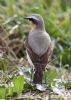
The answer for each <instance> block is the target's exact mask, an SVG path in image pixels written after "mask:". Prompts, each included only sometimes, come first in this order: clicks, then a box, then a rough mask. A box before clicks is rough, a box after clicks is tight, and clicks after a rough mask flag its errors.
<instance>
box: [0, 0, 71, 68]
mask: <svg viewBox="0 0 71 100" xmlns="http://www.w3.org/2000/svg"><path fill="white" fill-rule="evenodd" d="M33 13H38V14H41V15H42V17H43V19H44V22H45V27H46V31H47V32H48V33H49V35H50V36H51V38H52V43H53V48H54V50H53V56H52V60H51V62H50V63H51V64H52V65H55V66H56V67H59V66H60V65H61V66H70V67H71V0H0V37H1V36H2V38H3V39H4V40H6V42H7V44H8V46H9V47H10V48H11V49H12V50H13V52H12V53H13V54H14V53H15V55H14V56H16V57H18V58H20V57H24V56H25V54H24V49H23V50H22V48H21V49H20V48H18V47H19V45H20V43H21V41H18V40H23V38H24V37H25V36H26V35H27V34H28V32H29V29H30V26H29V25H30V24H28V22H27V21H25V20H24V17H25V16H27V15H30V14H33ZM1 33H2V34H1ZM14 40H17V41H15V42H14ZM1 42H2V41H1ZM1 42H0V44H1ZM19 42H20V43H19Z"/></svg>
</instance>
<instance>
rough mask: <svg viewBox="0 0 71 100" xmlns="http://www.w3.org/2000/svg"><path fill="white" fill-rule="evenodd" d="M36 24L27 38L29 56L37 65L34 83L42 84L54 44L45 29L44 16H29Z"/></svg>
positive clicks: (33, 63)
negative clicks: (52, 44)
mask: <svg viewBox="0 0 71 100" xmlns="http://www.w3.org/2000/svg"><path fill="white" fill-rule="evenodd" d="M27 19H29V20H30V21H32V23H34V25H35V26H33V27H32V29H31V31H30V32H29V35H28V38H27V40H26V50H27V58H28V61H29V63H30V64H31V65H33V66H34V67H35V74H34V78H33V82H34V83H36V84H37V83H38V84H41V83H42V78H43V71H44V70H45V67H46V65H47V63H48V62H49V60H50V56H51V52H52V50H51V49H52V46H51V39H50V36H49V34H48V33H47V32H46V31H45V26H44V21H43V18H42V17H41V16H40V15H39V14H33V15H31V16H29V17H27Z"/></svg>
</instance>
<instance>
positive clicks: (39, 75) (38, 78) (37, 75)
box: [33, 70, 43, 84]
mask: <svg viewBox="0 0 71 100" xmlns="http://www.w3.org/2000/svg"><path fill="white" fill-rule="evenodd" d="M42 78H43V71H41V70H37V71H35V73H34V77H33V83H35V84H42Z"/></svg>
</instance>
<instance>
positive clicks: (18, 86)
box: [9, 76, 24, 95]
mask: <svg viewBox="0 0 71 100" xmlns="http://www.w3.org/2000/svg"><path fill="white" fill-rule="evenodd" d="M13 84H14V86H13V87H10V89H9V94H11V95H14V93H15V94H17V95H20V93H21V92H22V90H23V85H24V77H23V76H16V77H14V78H13Z"/></svg>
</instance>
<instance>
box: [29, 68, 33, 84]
mask: <svg viewBox="0 0 71 100" xmlns="http://www.w3.org/2000/svg"><path fill="white" fill-rule="evenodd" d="M33 72H34V68H33V67H32V68H31V81H30V84H31V83H32V80H33Z"/></svg>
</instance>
